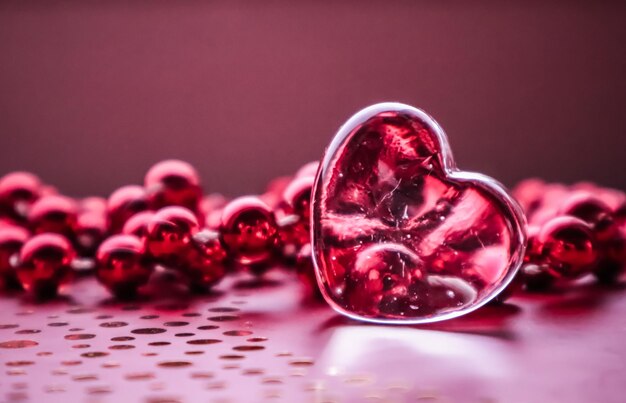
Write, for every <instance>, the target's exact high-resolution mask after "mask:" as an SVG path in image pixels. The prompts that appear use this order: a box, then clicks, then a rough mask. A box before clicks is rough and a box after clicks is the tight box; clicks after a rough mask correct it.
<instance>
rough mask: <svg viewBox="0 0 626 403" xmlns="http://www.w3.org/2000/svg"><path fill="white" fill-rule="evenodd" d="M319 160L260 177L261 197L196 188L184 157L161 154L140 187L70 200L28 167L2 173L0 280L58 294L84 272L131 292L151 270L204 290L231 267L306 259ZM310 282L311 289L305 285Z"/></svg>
mask: <svg viewBox="0 0 626 403" xmlns="http://www.w3.org/2000/svg"><path fill="white" fill-rule="evenodd" d="M316 169H317V163H316V162H315V163H310V164H307V165H306V166H305V167H303V168H302V169H301V171H299V172H298V174H297V175H295V176H294V177H293V178H291V177H284V178H280V179H279V180H276V181H273V182H272V183H270V184H269V185H268V188H267V191H266V193H264V194H263V195H261V196H247V197H240V198H237V199H234V200H230V201H229V200H227V199H226V198H225V197H224V196H222V195H219V194H209V195H206V196H203V193H202V188H201V185H200V177H199V175H198V173H197V171H196V170H195V169H194V168H193V167H192V166H191V165H190V164H188V163H186V162H183V161H178V160H168V161H162V162H159V163H157V164H155V165H154V166H153V167H151V168H150V169H149V170H148V172H147V173H146V176H145V180H144V184H143V186H139V185H127V186H122V187H120V188H119V189H117V190H115V191H114V192H113V193H111V195H110V196H109V198H108V199H103V198H100V197H88V198H85V199H81V200H74V199H71V198H69V197H66V196H62V195H60V194H58V192H57V191H56V190H55V189H54V188H52V187H48V186H46V185H44V184H43V183H42V182H41V181H40V179H39V178H37V177H36V176H35V175H33V174H30V173H25V172H14V173H10V174H7V175H5V176H4V177H2V178H0V287H4V288H7V289H24V290H25V291H27V292H29V293H31V294H32V295H33V296H34V297H37V298H48V297H51V296H54V295H56V294H57V293H58V292H59V291H60V290H61V288H63V287H64V286H66V285H67V284H69V283H70V282H71V278H72V276H73V275H76V274H77V273H83V272H85V268H87V269H92V270H87V271H89V272H94V273H95V275H96V277H97V278H98V280H99V281H100V283H101V284H102V285H104V286H105V287H106V288H107V289H108V290H109V291H110V292H111V293H113V294H114V295H116V296H118V297H120V298H127V297H133V296H135V294H136V293H137V291H138V290H139V288H140V287H142V286H143V285H145V284H147V283H148V281H149V279H150V277H151V276H152V274H153V273H154V272H155V270H156V269H157V268H158V269H163V270H176V271H177V272H179V274H180V276H178V277H179V278H182V279H184V280H185V281H186V283H187V285H188V286H189V287H190V289H192V290H194V291H197V290H202V291H206V290H207V289H209V288H211V287H212V286H213V285H215V284H217V283H218V282H219V281H220V280H221V279H222V278H223V277H224V276H225V275H226V273H228V272H229V271H235V270H248V271H250V272H252V273H255V274H258V275H260V274H262V273H264V272H265V271H266V270H267V269H268V268H270V267H272V266H274V265H277V264H280V263H289V264H298V262H300V264H301V265H302V266H303V267H305V270H306V271H307V276H306V278H308V279H309V281H313V280H314V273H313V267H312V265H311V264H309V263H308V261H307V260H310V252H307V253H308V257H309V259H297V257H298V254H299V251H300V249H302V247H303V246H304V245H305V244H307V243H308V242H309V198H310V194H311V187H312V184H313V179H314V178H313V176H314V175H315V171H316ZM311 288H312V287H311Z"/></svg>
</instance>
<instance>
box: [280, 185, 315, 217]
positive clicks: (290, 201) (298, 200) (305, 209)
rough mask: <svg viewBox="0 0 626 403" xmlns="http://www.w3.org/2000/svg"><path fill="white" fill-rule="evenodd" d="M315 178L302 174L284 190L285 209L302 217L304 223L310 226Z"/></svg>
mask: <svg viewBox="0 0 626 403" xmlns="http://www.w3.org/2000/svg"><path fill="white" fill-rule="evenodd" d="M314 181H315V178H314V177H312V176H300V177H298V178H296V179H294V180H293V181H291V183H289V185H288V186H287V188H285V191H284V192H283V203H284V206H285V210H286V211H288V212H289V213H290V214H296V215H298V216H299V217H301V221H302V223H304V224H305V225H306V226H307V228H310V225H309V221H310V219H311V190H312V188H313V182H314Z"/></svg>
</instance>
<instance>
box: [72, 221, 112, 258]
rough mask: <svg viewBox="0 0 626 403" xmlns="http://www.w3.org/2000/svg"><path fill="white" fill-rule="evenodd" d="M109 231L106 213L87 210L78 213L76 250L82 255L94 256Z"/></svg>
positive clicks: (75, 234) (75, 231)
mask: <svg viewBox="0 0 626 403" xmlns="http://www.w3.org/2000/svg"><path fill="white" fill-rule="evenodd" d="M106 233H107V219H106V213H104V212H103V211H86V212H83V213H80V214H79V215H78V219H77V221H76V227H75V229H74V237H75V245H76V251H77V252H78V254H79V255H81V256H93V255H94V254H95V253H96V250H97V249H98V246H99V245H100V243H101V242H102V240H104V238H105V236H106Z"/></svg>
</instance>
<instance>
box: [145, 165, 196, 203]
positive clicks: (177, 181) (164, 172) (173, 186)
mask: <svg viewBox="0 0 626 403" xmlns="http://www.w3.org/2000/svg"><path fill="white" fill-rule="evenodd" d="M144 185H145V187H146V189H147V191H148V195H149V200H150V206H151V208H153V209H160V208H162V207H166V206H182V207H186V208H188V209H189V210H191V211H193V212H194V213H196V212H198V210H199V203H200V199H201V197H202V189H201V188H200V176H199V175H198V172H197V171H196V170H195V168H194V167H193V166H191V165H190V164H188V163H187V162H184V161H179V160H166V161H161V162H159V163H157V164H155V165H153V166H152V168H150V170H148V173H147V174H146V177H145V180H144Z"/></svg>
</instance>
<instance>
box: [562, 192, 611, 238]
mask: <svg viewBox="0 0 626 403" xmlns="http://www.w3.org/2000/svg"><path fill="white" fill-rule="evenodd" d="M560 213H561V214H563V215H570V216H573V217H577V218H580V219H581V220H583V221H584V222H586V223H587V224H589V225H590V226H591V228H592V229H593V232H594V235H595V237H596V238H597V239H599V240H606V239H609V238H610V237H611V236H612V235H613V233H614V232H615V228H616V226H615V225H613V224H614V222H613V212H612V211H611V208H610V207H609V206H608V205H607V204H606V203H604V201H602V199H600V198H599V197H596V196H594V195H593V194H590V193H588V192H587V191H577V192H573V193H571V194H570V195H569V196H568V197H567V198H566V199H565V200H564V201H563V203H562V204H561V208H560Z"/></svg>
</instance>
